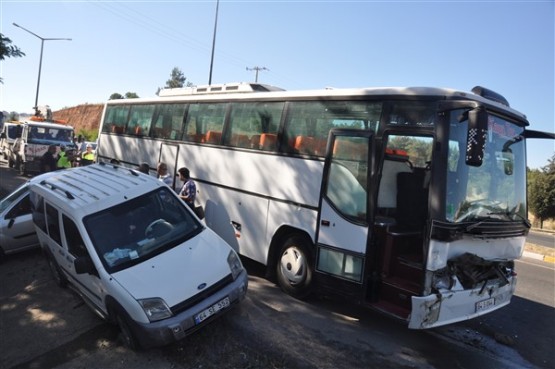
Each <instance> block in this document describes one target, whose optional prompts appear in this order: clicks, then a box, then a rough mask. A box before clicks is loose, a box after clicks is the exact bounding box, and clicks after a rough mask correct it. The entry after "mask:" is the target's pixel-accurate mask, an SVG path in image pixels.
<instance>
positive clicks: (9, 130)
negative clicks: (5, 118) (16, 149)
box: [0, 122, 19, 160]
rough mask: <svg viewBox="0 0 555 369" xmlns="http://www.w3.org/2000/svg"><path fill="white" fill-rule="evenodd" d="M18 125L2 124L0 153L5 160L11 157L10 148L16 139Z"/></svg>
mask: <svg viewBox="0 0 555 369" xmlns="http://www.w3.org/2000/svg"><path fill="white" fill-rule="evenodd" d="M18 125H19V123H8V122H6V123H4V126H3V127H2V132H0V152H1V153H2V156H4V159H5V160H8V158H9V157H10V155H11V151H12V147H13V144H14V142H15V139H16V137H17V127H18Z"/></svg>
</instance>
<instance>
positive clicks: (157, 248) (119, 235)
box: [83, 188, 203, 273]
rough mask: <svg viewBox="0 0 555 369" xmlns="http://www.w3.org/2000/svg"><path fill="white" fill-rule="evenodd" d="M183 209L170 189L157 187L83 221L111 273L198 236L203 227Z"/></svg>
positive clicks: (182, 204)
mask: <svg viewBox="0 0 555 369" xmlns="http://www.w3.org/2000/svg"><path fill="white" fill-rule="evenodd" d="M186 206H187V205H185V203H183V201H181V200H180V199H179V198H178V197H177V196H176V195H175V194H174V193H172V191H171V190H170V189H169V188H160V189H158V190H156V191H153V192H150V193H148V194H145V195H143V196H140V197H137V198H134V199H131V200H129V201H126V202H124V203H122V204H119V205H117V206H114V207H112V208H109V209H105V210H102V211H100V212H98V213H95V214H91V215H89V216H87V217H85V219H84V220H83V222H84V224H85V228H86V229H87V232H88V234H89V237H90V239H91V241H92V243H93V245H94V248H95V249H96V252H97V253H98V256H99V257H100V259H101V260H102V263H103V264H104V267H105V268H106V271H108V272H109V273H114V272H117V271H120V270H123V269H126V268H128V267H130V266H132V265H135V264H138V263H140V262H142V261H144V260H147V259H150V258H151V257H153V256H155V255H158V254H160V253H162V252H164V251H166V250H168V249H170V248H172V247H175V246H177V245H179V244H181V243H183V242H185V241H186V240H188V239H190V238H192V237H194V236H195V235H196V234H198V233H199V232H200V231H201V230H202V229H203V227H202V225H201V224H200V223H199V221H198V220H197V219H196V218H195V217H194V216H192V215H191V213H190V212H189V211H188V209H187V208H186Z"/></svg>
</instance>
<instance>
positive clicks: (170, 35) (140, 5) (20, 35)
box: [0, 0, 555, 168]
mask: <svg viewBox="0 0 555 369" xmlns="http://www.w3.org/2000/svg"><path fill="white" fill-rule="evenodd" d="M215 11H216V0H210V1H208V0H205V1H201V0H199V1H186V0H181V1H180V0H174V1H164V0H157V1H92V0H91V1H87V0H81V1H77V0H75V1H69V0H68V1H28V0H27V1H26V0H15V1H14V0H0V12H1V23H0V31H1V33H2V34H4V36H5V37H8V38H10V39H11V40H12V43H13V45H16V46H17V47H19V48H20V49H21V50H22V51H23V52H24V53H25V54H26V56H25V57H23V58H8V59H6V60H4V61H2V62H1V66H0V74H1V77H2V78H3V79H4V84H3V85H0V109H1V110H5V111H9V112H11V111H17V112H28V113H32V112H33V109H32V107H33V106H34V104H35V95H36V91H37V79H38V78H37V77H38V69H39V68H38V67H39V60H40V49H41V41H40V39H39V38H37V37H35V36H33V35H32V34H30V33H28V32H26V31H24V30H23V29H21V28H18V27H15V26H14V25H13V23H17V24H19V25H20V26H22V27H24V28H26V29H28V30H30V31H31V32H33V33H35V34H37V35H39V36H40V37H43V38H71V39H72V41H59V40H58V41H53V40H50V41H45V42H44V52H43V60H42V74H41V79H40V91H39V101H38V102H39V105H50V107H51V109H52V110H53V111H56V110H59V109H62V108H64V107H71V106H75V105H79V104H84V103H91V104H92V103H102V102H105V101H106V100H107V99H108V98H109V96H110V95H111V94H112V93H115V92H118V93H121V94H122V95H123V94H125V93H126V92H135V93H137V94H138V95H139V96H140V97H149V96H154V95H155V93H156V90H157V88H158V87H163V86H164V85H165V83H166V81H167V80H168V79H169V78H170V73H171V71H172V69H173V68H174V67H178V68H179V69H180V70H181V71H182V72H183V73H184V75H185V76H186V77H187V80H188V81H190V82H192V83H193V84H196V85H203V84H207V83H208V80H209V74H210V59H211V53H212V41H213V35H214V20H215V13H216V12H215ZM554 18H555V1H553V0H540V1H534V0H524V1H480V0H478V1H455V0H445V1H394V0H391V1H348V0H338V1H294V0H290V1H286V0H274V1H270V0H257V1H248V0H243V1H233V0H220V3H219V12H218V22H217V33H216V43H215V55H214V62H213V69H212V83H226V82H238V81H254V79H255V72H254V71H252V70H247V68H249V69H252V68H254V67H260V68H266V69H267V70H262V71H260V72H259V74H258V81H259V82H261V83H267V84H272V85H275V86H279V87H282V88H285V89H287V90H298V89H312V88H324V87H338V88H339V87H384V86H432V87H448V88H454V89H458V90H464V91H470V90H471V89H472V87H474V86H476V85H481V86H484V87H488V88H490V89H493V90H495V91H497V92H499V93H501V94H502V95H504V96H505V97H506V98H507V100H509V103H510V104H511V106H512V107H513V108H515V109H517V110H519V111H521V112H523V113H524V114H526V116H527V117H528V120H529V121H530V123H531V128H532V129H536V130H542V131H550V132H553V131H555V116H554V115H555V106H554V105H555V92H554V90H555V86H554V84H555V76H554V74H555V63H554V58H555V50H554V48H555V47H554V44H555V41H554V33H555V26H554ZM554 153H555V143H554V141H552V140H534V141H529V143H528V163H529V166H530V167H531V168H540V167H543V166H544V165H546V164H547V160H548V159H549V158H551V157H552V155H553V154H554Z"/></svg>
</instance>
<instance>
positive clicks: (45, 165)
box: [40, 145, 57, 173]
mask: <svg viewBox="0 0 555 369" xmlns="http://www.w3.org/2000/svg"><path fill="white" fill-rule="evenodd" d="M54 154H56V145H50V146H48V151H46V152H45V153H44V155H43V156H42V157H41V159H40V171H41V173H46V172H52V171H54V170H56V169H57V160H56V158H55V157H54Z"/></svg>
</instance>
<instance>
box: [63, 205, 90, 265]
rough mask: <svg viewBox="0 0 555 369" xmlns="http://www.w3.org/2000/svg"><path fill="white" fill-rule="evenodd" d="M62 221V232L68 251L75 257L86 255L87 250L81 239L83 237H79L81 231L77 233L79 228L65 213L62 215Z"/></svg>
mask: <svg viewBox="0 0 555 369" xmlns="http://www.w3.org/2000/svg"><path fill="white" fill-rule="evenodd" d="M62 223H63V225H64V233H65V236H66V242H67V249H68V251H69V253H70V254H71V255H73V256H75V257H76V258H78V257H81V256H87V255H88V252H87V248H86V247H85V242H84V241H83V237H81V233H79V228H77V225H76V224H75V222H74V221H73V220H71V219H69V218H68V217H67V216H66V215H62Z"/></svg>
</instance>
